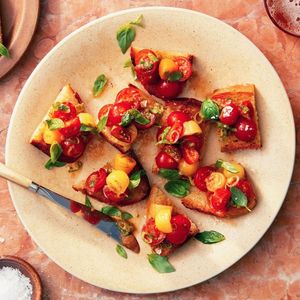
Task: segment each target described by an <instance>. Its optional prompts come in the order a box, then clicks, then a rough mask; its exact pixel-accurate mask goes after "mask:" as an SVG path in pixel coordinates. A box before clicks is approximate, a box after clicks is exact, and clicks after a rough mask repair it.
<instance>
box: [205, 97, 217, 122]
mask: <svg viewBox="0 0 300 300" xmlns="http://www.w3.org/2000/svg"><path fill="white" fill-rule="evenodd" d="M200 112H201V115H202V117H203V118H204V119H206V120H215V121H216V120H218V119H219V115H220V110H219V107H218V105H217V104H216V103H215V102H213V101H212V100H211V99H206V100H204V101H203V103H202V105H201V110H200Z"/></svg>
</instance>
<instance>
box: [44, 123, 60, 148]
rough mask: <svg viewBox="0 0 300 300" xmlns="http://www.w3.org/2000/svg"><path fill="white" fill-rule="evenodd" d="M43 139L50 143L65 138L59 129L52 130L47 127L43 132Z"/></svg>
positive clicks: (58, 141)
mask: <svg viewBox="0 0 300 300" xmlns="http://www.w3.org/2000/svg"><path fill="white" fill-rule="evenodd" d="M43 140H44V142H45V143H46V144H49V145H51V144H53V143H55V142H57V143H60V142H61V141H62V140H63V135H62V134H61V133H60V132H59V131H58V130H50V129H49V128H48V127H46V128H45V130H44V133H43Z"/></svg>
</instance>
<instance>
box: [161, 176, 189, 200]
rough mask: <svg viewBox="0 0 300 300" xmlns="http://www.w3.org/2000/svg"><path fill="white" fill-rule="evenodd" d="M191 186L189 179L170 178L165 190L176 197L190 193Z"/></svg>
mask: <svg viewBox="0 0 300 300" xmlns="http://www.w3.org/2000/svg"><path fill="white" fill-rule="evenodd" d="M190 186H191V184H190V182H189V181H187V180H181V179H177V180H170V181H168V182H167V183H166V184H165V190H166V191H167V192H168V193H169V194H171V195H172V196H174V197H178V198H182V197H185V196H187V195H188V194H189V193H190Z"/></svg>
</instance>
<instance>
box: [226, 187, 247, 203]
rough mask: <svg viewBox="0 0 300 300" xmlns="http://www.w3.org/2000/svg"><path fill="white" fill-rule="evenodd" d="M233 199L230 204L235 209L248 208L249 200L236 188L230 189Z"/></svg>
mask: <svg viewBox="0 0 300 300" xmlns="http://www.w3.org/2000/svg"><path fill="white" fill-rule="evenodd" d="M230 192H231V199H230V204H232V205H233V206H235V207H245V208H247V205H248V199H247V196H246V195H245V194H244V193H243V192H242V191H241V190H240V189H239V188H237V187H236V186H233V187H231V188H230Z"/></svg>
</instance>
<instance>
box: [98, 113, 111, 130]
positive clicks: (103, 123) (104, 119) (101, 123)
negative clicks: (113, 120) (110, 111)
mask: <svg viewBox="0 0 300 300" xmlns="http://www.w3.org/2000/svg"><path fill="white" fill-rule="evenodd" d="M107 119H108V116H104V117H102V118H101V119H100V121H99V122H98V124H97V128H98V132H101V131H102V130H103V129H104V128H105V126H106V123H107Z"/></svg>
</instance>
